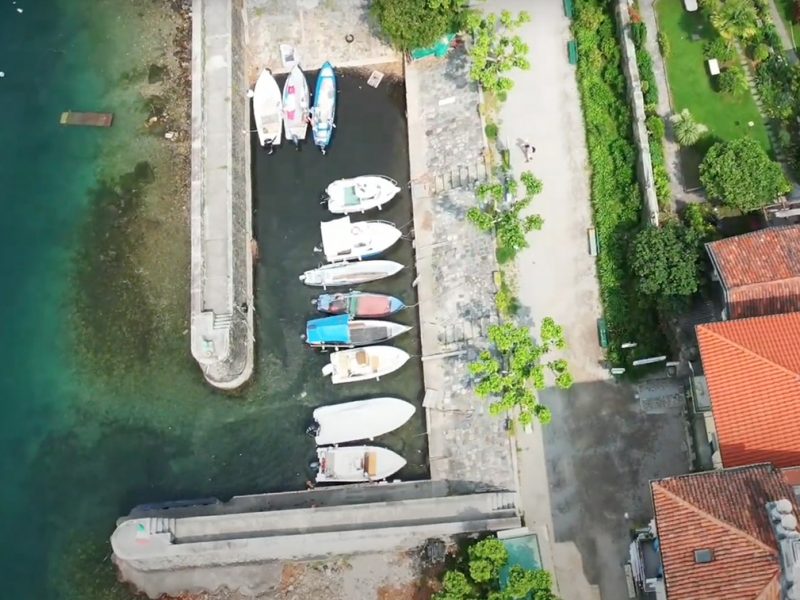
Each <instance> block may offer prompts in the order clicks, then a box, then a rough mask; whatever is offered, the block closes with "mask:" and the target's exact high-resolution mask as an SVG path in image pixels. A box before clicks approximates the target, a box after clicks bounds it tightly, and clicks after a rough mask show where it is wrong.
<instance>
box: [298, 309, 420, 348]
mask: <svg viewBox="0 0 800 600" xmlns="http://www.w3.org/2000/svg"><path fill="white" fill-rule="evenodd" d="M410 330H411V327H410V326H408V325H403V324H401V323H394V322H393V321H380V320H362V319H354V320H349V319H348V317H347V316H346V315H336V316H333V317H325V318H322V319H312V320H311V321H309V322H308V323H307V324H306V335H305V341H306V344H308V345H309V346H311V347H312V348H322V349H325V348H357V347H359V346H373V345H375V344H382V343H383V342H388V341H389V340H391V339H393V338H396V337H397V336H399V335H402V334H404V333H406V332H408V331H410Z"/></svg>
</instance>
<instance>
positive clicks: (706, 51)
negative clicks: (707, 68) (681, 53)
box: [703, 37, 736, 63]
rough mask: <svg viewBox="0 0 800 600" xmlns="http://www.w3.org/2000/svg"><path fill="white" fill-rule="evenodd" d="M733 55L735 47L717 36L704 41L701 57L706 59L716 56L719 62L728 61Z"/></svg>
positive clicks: (734, 54)
mask: <svg viewBox="0 0 800 600" xmlns="http://www.w3.org/2000/svg"><path fill="white" fill-rule="evenodd" d="M735 56H736V49H735V48H734V47H733V45H732V44H731V43H730V42H728V41H726V40H723V39H722V38H719V37H718V38H716V39H714V40H712V41H710V42H706V44H705V45H704V46H703V57H704V58H705V59H706V60H711V59H712V58H716V59H717V60H718V61H719V62H721V63H728V62H731V61H732V60H733V59H734V57H735Z"/></svg>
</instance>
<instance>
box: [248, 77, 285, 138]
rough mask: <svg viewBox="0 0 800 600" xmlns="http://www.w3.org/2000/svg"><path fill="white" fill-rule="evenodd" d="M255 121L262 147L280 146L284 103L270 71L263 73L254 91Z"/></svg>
mask: <svg viewBox="0 0 800 600" xmlns="http://www.w3.org/2000/svg"><path fill="white" fill-rule="evenodd" d="M253 119H254V121H255V123H256V132H257V133H258V142H259V143H260V144H261V146H264V147H271V146H278V145H280V143H281V137H282V134H283V101H282V99H281V90H280V88H279V87H278V82H277V81H275V78H274V77H273V76H272V73H271V72H270V70H269V69H264V70H263V71H261V75H259V77H258V80H257V81H256V85H255V88H254V89H253Z"/></svg>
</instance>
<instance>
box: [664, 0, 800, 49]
mask: <svg viewBox="0 0 800 600" xmlns="http://www.w3.org/2000/svg"><path fill="white" fill-rule="evenodd" d="M798 1H800V0H798ZM658 49H659V50H660V51H661V56H663V57H664V58H669V56H670V54H671V53H672V46H671V45H670V41H669V37H668V36H666V35H664V32H663V31H659V32H658Z"/></svg>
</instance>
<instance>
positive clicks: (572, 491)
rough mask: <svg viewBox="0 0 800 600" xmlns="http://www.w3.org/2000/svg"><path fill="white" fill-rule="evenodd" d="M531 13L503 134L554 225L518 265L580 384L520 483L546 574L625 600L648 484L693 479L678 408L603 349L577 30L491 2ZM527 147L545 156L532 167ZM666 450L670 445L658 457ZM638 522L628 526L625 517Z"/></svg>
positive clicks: (570, 593)
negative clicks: (646, 405)
mask: <svg viewBox="0 0 800 600" xmlns="http://www.w3.org/2000/svg"><path fill="white" fill-rule="evenodd" d="M503 9H507V10H510V11H512V12H514V13H516V12H518V11H519V10H528V11H529V12H530V13H531V16H532V22H531V23H529V24H527V25H526V26H525V27H524V28H523V29H522V30H521V35H522V36H523V38H524V40H525V41H526V43H528V45H529V46H530V60H531V70H530V71H528V72H517V73H515V74H514V75H513V77H514V80H515V87H514V89H513V90H512V92H511V93H510V94H509V98H508V101H507V102H506V103H505V105H504V106H503V107H502V110H501V114H500V118H501V124H500V136H501V139H504V140H507V142H508V143H509V144H510V145H511V147H512V150H511V163H512V167H513V168H514V171H515V173H517V174H519V173H521V172H522V171H524V170H526V169H530V170H532V171H533V172H534V173H535V174H536V175H537V176H538V177H540V178H541V179H542V181H543V182H544V189H543V192H542V194H541V195H539V196H538V197H537V198H536V199H535V200H534V204H533V207H532V210H533V211H535V212H538V213H539V214H541V215H542V216H543V218H544V227H543V229H542V230H541V231H538V232H532V233H531V235H530V240H529V241H530V244H531V246H530V248H528V249H527V250H525V251H524V252H522V253H521V255H520V256H519V259H518V261H517V270H518V280H519V299H520V303H521V305H522V311H521V314H520V319H521V320H522V321H523V322H526V323H528V324H529V325H531V326H532V327H533V328H534V330H535V328H536V327H537V326H538V323H539V322H540V320H541V319H542V317H544V316H552V317H553V318H554V319H555V320H556V321H557V322H559V323H560V324H562V325H563V326H564V328H565V331H566V337H567V342H568V344H569V348H568V349H567V350H566V352H565V357H566V358H567V360H568V361H569V363H570V368H571V370H572V373H573V375H574V377H575V380H576V384H575V385H574V386H573V388H572V389H571V390H569V391H564V390H559V389H548V390H546V391H544V392H543V393H542V394H541V396H540V399H541V401H542V402H543V403H544V404H546V405H547V406H548V407H550V409H551V410H552V412H553V422H552V423H551V424H550V425H548V426H546V427H544V428H542V427H538V426H537V427H535V428H534V431H533V433H532V434H530V435H524V434H522V435H520V437H519V439H518V449H519V474H520V491H521V502H522V505H523V509H524V511H525V521H526V525H527V526H528V527H529V528H530V529H532V530H534V531H535V532H536V533H537V534H538V535H539V539H540V546H541V547H542V551H543V562H544V567H545V568H548V569H551V570H552V571H553V573H554V574H555V576H556V578H557V581H558V595H559V597H561V598H564V599H565V600H591V599H593V598H604V599H608V600H620V599H623V598H627V587H626V585H625V578H624V572H623V569H622V564H623V563H624V562H625V560H626V558H627V546H628V541H629V535H628V529H629V528H630V527H631V526H632V525H634V523H633V520H634V519H635V520H636V522H637V523H638V522H646V521H647V519H649V517H650V515H649V499H648V496H647V481H648V479H649V478H651V477H655V476H659V474H668V473H673V472H685V470H686V468H687V459H686V447H685V445H684V444H681V443H680V442H677V443H676V442H675V440H676V439H677V440H680V439H681V436H682V432H683V419H682V416H681V414H680V410H672V411H671V412H668V413H660V414H657V415H650V414H647V413H646V412H645V411H644V410H643V409H642V407H641V406H640V404H639V402H638V401H637V399H636V397H635V394H634V391H633V390H631V389H630V388H629V387H627V386H624V385H620V384H617V383H615V382H614V381H613V380H610V379H609V376H608V373H607V371H606V370H605V369H603V368H602V367H601V363H602V362H603V360H604V357H603V354H602V352H601V349H600V347H599V345H598V341H597V331H596V322H597V318H598V317H599V316H600V300H599V291H598V285H597V280H596V271H595V261H594V259H593V258H592V257H590V256H589V254H588V251H587V245H588V244H587V233H586V230H587V228H588V227H590V226H591V224H592V213H591V205H590V190H589V171H588V158H587V150H586V142H585V137H584V125H583V117H582V114H581V109H580V97H579V94H578V89H577V86H576V83H575V70H574V67H571V66H570V65H569V63H568V60H567V53H566V46H567V41H568V40H569V39H570V38H571V35H570V31H569V21H568V20H567V19H566V18H565V17H564V14H563V8H562V4H561V3H560V2H549V1H546V0H533V1H532V2H531V1H530V0H529V1H525V0H488V1H487V3H486V5H485V10H487V11H492V12H499V11H501V10H503ZM519 138H524V139H529V140H530V141H531V143H532V144H533V145H534V146H535V147H536V154H535V155H534V158H533V160H532V162H531V163H529V164H526V163H525V160H524V157H523V155H522V152H521V151H520V149H519V148H518V147H517V140H518V139H519ZM658 444H663V446H664V448H663V450H660V451H654V449H655V448H658V447H659V446H658ZM626 513H628V516H629V517H630V519H626V517H625V514H626Z"/></svg>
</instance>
